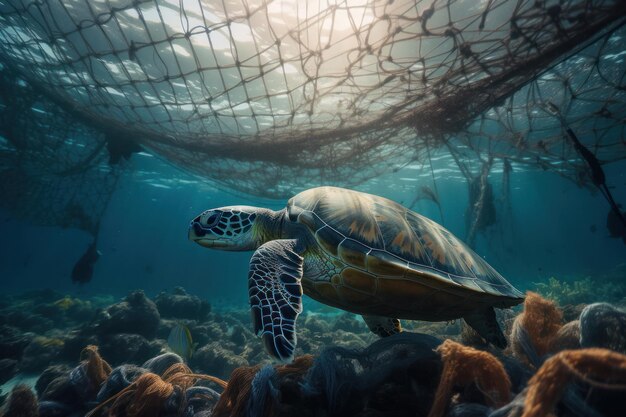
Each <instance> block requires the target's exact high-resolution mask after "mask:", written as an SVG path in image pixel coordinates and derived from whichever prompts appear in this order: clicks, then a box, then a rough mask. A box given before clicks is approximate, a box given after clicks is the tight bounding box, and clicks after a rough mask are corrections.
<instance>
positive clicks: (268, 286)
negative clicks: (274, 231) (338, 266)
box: [248, 239, 302, 361]
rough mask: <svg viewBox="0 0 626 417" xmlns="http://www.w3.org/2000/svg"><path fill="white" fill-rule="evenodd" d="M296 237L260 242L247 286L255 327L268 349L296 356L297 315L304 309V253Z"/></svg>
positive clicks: (286, 356) (286, 358) (281, 356)
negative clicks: (302, 282) (294, 352)
mask: <svg viewBox="0 0 626 417" xmlns="http://www.w3.org/2000/svg"><path fill="white" fill-rule="evenodd" d="M298 249H299V248H298V242H297V240H295V239H283V240H272V241H270V242H267V243H265V244H263V245H261V246H260V247H259V248H258V249H257V250H256V252H254V255H252V259H251V260H250V270H249V272H248V289H249V295H250V308H251V310H252V322H253V325H254V331H255V333H256V334H257V335H260V336H261V337H262V338H263V343H264V344H265V348H266V350H267V351H268V353H269V354H270V355H272V356H274V357H275V358H277V359H280V360H282V361H290V360H292V359H293V351H294V350H295V348H296V318H297V317H298V314H300V313H301V312H302V285H301V283H300V281H301V279H302V256H300V255H299V253H298V252H300V251H299V250H298Z"/></svg>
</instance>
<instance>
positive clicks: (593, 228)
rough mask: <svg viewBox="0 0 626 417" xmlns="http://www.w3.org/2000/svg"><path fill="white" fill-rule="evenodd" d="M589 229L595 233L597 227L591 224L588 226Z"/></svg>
mask: <svg viewBox="0 0 626 417" xmlns="http://www.w3.org/2000/svg"><path fill="white" fill-rule="evenodd" d="M589 230H590V231H591V233H595V232H596V230H598V227H597V226H596V225H595V224H592V225H591V226H590V227H589Z"/></svg>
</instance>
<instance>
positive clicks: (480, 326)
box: [463, 307, 507, 349]
mask: <svg viewBox="0 0 626 417" xmlns="http://www.w3.org/2000/svg"><path fill="white" fill-rule="evenodd" d="M463 320H465V322H466V323H467V324H469V325H470V326H471V327H472V328H473V329H474V330H476V331H477V332H478V334H479V335H481V336H482V337H483V338H484V339H485V340H486V341H487V342H489V343H491V344H492V345H494V346H496V347H499V348H500V349H504V348H505V347H506V345H507V343H506V337H504V334H503V333H502V330H500V325H498V321H497V320H496V312H495V311H494V310H493V307H489V308H486V309H484V310H476V311H475V312H473V313H471V314H468V315H466V316H465V317H463Z"/></svg>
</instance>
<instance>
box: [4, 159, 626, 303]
mask: <svg viewBox="0 0 626 417" xmlns="http://www.w3.org/2000/svg"><path fill="white" fill-rule="evenodd" d="M130 167H131V169H130V170H128V171H127V173H126V174H124V175H123V177H122V178H121V180H120V183H119V186H118V189H117V190H116V191H115V193H114V194H113V197H112V199H111V201H110V204H109V206H108V208H107V210H106V212H105V215H104V218H103V219H102V223H101V228H100V235H99V238H98V248H99V250H100V251H101V252H102V255H101V257H100V259H99V261H98V262H97V263H96V265H95V271H94V275H93V278H92V280H91V282H89V283H87V284H85V285H77V284H73V283H72V282H71V280H70V274H71V271H72V267H73V265H74V263H75V262H76V261H77V259H78V258H80V256H81V255H82V254H83V252H84V251H85V250H86V249H87V247H88V246H89V244H90V242H91V236H89V235H88V234H86V233H84V232H80V231H76V230H71V229H61V228H58V227H42V226H35V225H32V224H29V223H28V222H26V221H20V220H16V219H15V218H13V217H12V216H11V215H9V214H8V213H6V212H2V217H1V219H2V220H1V222H2V223H1V224H2V226H1V230H2V233H1V234H0V248H1V249H0V277H2V289H3V291H5V292H7V293H17V292H22V291H25V290H31V289H41V288H53V289H56V290H59V291H61V292H65V293H69V294H78V295H85V296H86V295H90V294H99V293H104V294H112V295H114V296H123V295H125V294H126V293H127V292H128V291H129V290H132V289H143V290H144V291H145V292H146V293H147V294H149V295H154V294H157V293H158V292H160V291H162V290H167V289H171V288H173V287H175V286H182V287H184V288H186V289H187V290H188V291H189V292H191V293H194V294H197V295H199V296H201V297H203V298H206V299H208V300H210V301H211V302H212V303H214V304H215V305H220V304H224V305H233V306H240V307H242V308H245V307H246V306H247V305H248V300H247V270H248V261H249V259H250V256H251V253H250V252H220V251H214V250H207V249H205V248H202V247H200V246H198V245H196V244H194V243H192V242H190V241H188V240H187V227H188V224H189V221H190V219H192V218H193V217H195V216H196V215H197V214H199V213H200V212H201V211H203V210H205V209H207V208H213V207H220V206H225V205H234V204H246V205H255V206H260V207H267V208H271V209H274V210H279V209H281V208H282V207H284V205H285V203H286V201H283V200H264V199H259V198H255V197H252V196H247V195H242V194H239V193H236V192H234V191H230V190H228V189H224V188H223V187H220V186H219V185H218V184H215V183H211V182H208V181H206V180H200V179H198V178H196V177H194V176H191V175H189V174H186V173H185V172H183V171H181V170H179V169H176V168H173V167H172V166H170V165H168V164H166V163H165V162H162V161H160V160H159V159H157V158H154V157H152V156H150V155H148V154H145V153H142V154H139V155H136V156H134V157H133V158H132V160H131V162H130ZM418 168H420V167H418V166H409V167H405V168H404V169H402V170H400V171H398V172H395V173H393V174H388V175H385V176H382V177H380V178H377V179H374V180H370V181H369V182H367V183H365V184H363V185H362V186H360V187H358V189H359V190H362V191H366V192H370V193H374V194H378V195H381V196H384V197H387V198H390V199H392V200H395V201H398V202H400V203H403V204H405V205H408V204H410V203H411V202H412V201H413V200H414V199H415V196H416V193H417V192H418V190H419V187H421V186H422V185H429V186H430V187H433V183H432V180H431V179H430V178H423V177H419V176H418V175H417V173H418V172H421V171H420V170H419V169H418ZM448 168H449V161H447V160H445V159H442V160H441V161H439V162H435V163H434V172H433V173H434V175H435V178H436V187H437V190H438V192H439V198H440V202H441V206H442V209H443V213H444V222H443V224H444V226H445V227H446V228H448V229H449V230H450V231H452V232H453V233H454V234H456V235H457V236H458V237H460V238H462V239H463V238H464V237H465V236H466V223H465V210H466V208H467V205H468V187H467V183H466V182H465V180H464V178H462V177H461V176H459V174H455V173H454V171H453V170H451V169H448ZM499 168H500V169H499V170H498V166H496V167H495V168H494V172H493V173H492V174H491V175H490V177H489V180H490V182H491V183H492V185H493V187H494V192H495V194H496V197H497V196H498V195H499V190H500V188H499V187H501V179H502V178H501V176H502V173H501V172H502V170H501V167H499ZM605 171H606V175H607V179H608V180H607V182H608V184H609V185H610V186H612V192H613V194H614V197H615V199H616V201H617V202H618V203H619V202H620V201H621V202H623V203H624V204H626V162H618V163H612V164H607V165H606V166H605ZM429 176H430V174H429ZM510 178H511V181H510V204H511V207H512V211H511V215H509V216H507V215H505V213H504V212H503V211H502V210H500V211H499V212H498V214H497V216H498V217H497V224H496V225H495V226H492V227H491V228H490V229H488V230H487V231H486V232H485V233H481V234H479V235H478V238H477V240H476V245H475V250H476V252H478V253H479V254H480V255H481V256H483V257H484V258H485V259H486V260H487V261H488V262H489V263H490V264H491V265H492V266H494V267H495V268H496V269H497V270H498V271H499V272H500V273H501V274H502V275H504V276H505V277H506V278H507V279H508V280H509V281H510V282H511V283H513V284H514V285H515V286H516V287H518V288H519V289H521V290H526V289H533V288H535V283H536V282H541V281H545V280H546V279H547V278H548V277H551V276H554V277H557V278H559V279H580V278H583V277H586V276H590V277H592V278H594V277H602V276H603V274H606V273H609V272H610V271H611V270H613V269H615V268H616V267H618V266H619V265H620V264H622V263H624V262H626V245H625V244H624V243H623V242H622V240H620V239H614V238H610V237H609V233H608V230H607V228H606V216H607V213H608V211H609V206H608V204H607V202H606V201H605V200H604V199H603V198H602V196H601V195H600V194H599V193H598V192H593V191H594V190H592V189H587V188H579V187H578V186H577V185H575V184H574V183H573V182H571V181H569V180H566V179H564V178H562V177H560V176H558V175H556V174H555V173H551V172H544V171H536V170H528V169H525V168H524V167H520V166H514V170H513V172H512V173H511V177H510ZM314 185H315V186H317V185H333V184H312V186H314ZM498 207H499V208H500V206H498ZM413 208H414V210H415V211H417V212H418V213H420V214H423V215H425V216H427V217H430V218H431V219H433V220H435V221H437V222H440V223H441V218H440V214H439V210H438V208H437V207H436V205H435V204H434V203H433V202H431V201H429V200H425V199H421V200H419V201H418V202H417V203H416V204H415V206H414V207H413Z"/></svg>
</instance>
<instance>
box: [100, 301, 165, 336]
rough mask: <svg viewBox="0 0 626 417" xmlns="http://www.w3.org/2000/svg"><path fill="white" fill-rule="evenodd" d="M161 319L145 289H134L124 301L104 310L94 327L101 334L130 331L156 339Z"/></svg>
mask: <svg viewBox="0 0 626 417" xmlns="http://www.w3.org/2000/svg"><path fill="white" fill-rule="evenodd" d="M160 319H161V316H160V314H159V310H158V309H157V307H156V304H154V302H153V301H151V300H150V299H148V297H146V295H145V294H144V293H143V291H134V292H131V293H130V294H129V295H128V296H127V297H126V298H125V299H124V301H122V302H119V303H117V304H113V305H112V306H110V307H108V308H106V309H105V310H103V311H102V312H101V313H100V315H99V316H98V317H97V318H96V321H95V323H94V329H95V331H96V333H97V334H99V335H107V334H116V333H130V334H138V335H140V336H143V337H145V338H146V339H154V337H155V336H156V333H157V330H158V328H159V323H160Z"/></svg>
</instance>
